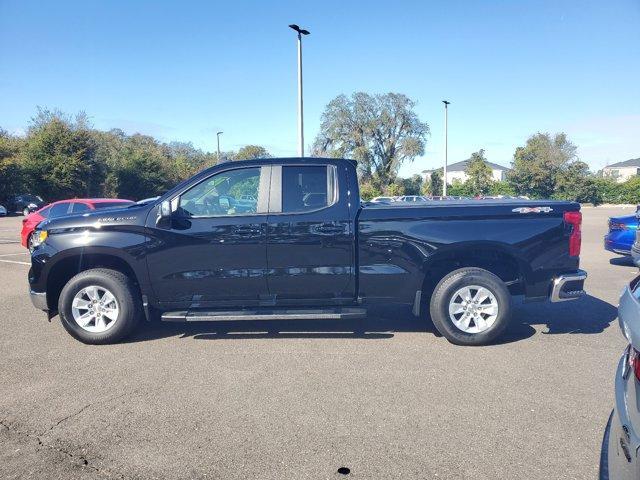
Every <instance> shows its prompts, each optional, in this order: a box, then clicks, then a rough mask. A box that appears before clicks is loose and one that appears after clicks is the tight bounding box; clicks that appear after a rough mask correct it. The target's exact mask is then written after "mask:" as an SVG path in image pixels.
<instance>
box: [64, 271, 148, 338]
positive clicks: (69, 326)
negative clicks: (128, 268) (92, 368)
mask: <svg viewBox="0 0 640 480" xmlns="http://www.w3.org/2000/svg"><path fill="white" fill-rule="evenodd" d="M90 285H95V286H98V287H103V288H106V289H107V290H109V291H110V292H111V293H112V294H113V296H114V297H115V298H116V300H117V302H118V307H119V312H118V317H117V318H116V320H115V321H114V323H113V325H112V326H111V327H110V328H109V329H108V330H106V331H104V332H100V333H95V332H88V331H87V330H84V329H83V328H82V327H81V326H80V325H78V324H77V323H76V321H75V320H74V318H73V313H72V302H73V298H74V297H75V295H76V294H77V293H78V292H79V291H80V290H82V289H83V288H85V287H88V286H90ZM58 312H59V314H60V319H61V321H62V326H63V327H64V328H65V330H66V331H67V332H69V333H70V334H71V335H72V336H73V337H74V338H76V339H78V340H80V341H81V342H83V343H89V344H94V345H104V344H110V343H117V342H119V341H120V340H122V339H124V338H125V337H126V336H127V335H129V334H130V333H131V332H132V331H133V329H134V328H135V327H136V325H137V323H138V321H139V319H140V317H141V312H142V305H141V301H140V294H139V292H138V289H137V288H136V286H135V284H134V283H133V281H132V280H131V279H130V278H129V277H127V276H126V275H125V274H123V273H122V272H118V271H117V270H110V269H107V268H94V269H91V270H86V271H84V272H81V273H79V274H77V275H76V276H74V277H73V278H72V279H71V280H69V281H68V282H67V284H66V285H65V286H64V288H63V289H62V292H61V293H60V299H59V301H58Z"/></svg>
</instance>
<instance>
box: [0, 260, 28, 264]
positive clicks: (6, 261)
mask: <svg viewBox="0 0 640 480" xmlns="http://www.w3.org/2000/svg"><path fill="white" fill-rule="evenodd" d="M0 262H3V263H17V264H18V265H31V264H30V263H28V262H17V261H15V260H0Z"/></svg>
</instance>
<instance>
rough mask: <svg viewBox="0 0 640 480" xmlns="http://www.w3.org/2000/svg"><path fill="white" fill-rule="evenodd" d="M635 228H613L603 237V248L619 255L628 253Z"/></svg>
mask: <svg viewBox="0 0 640 480" xmlns="http://www.w3.org/2000/svg"><path fill="white" fill-rule="evenodd" d="M635 233H636V232H635V230H613V231H611V232H609V233H608V234H607V235H605V237H604V248H605V250H609V251H610V252H614V253H617V254H619V255H629V254H630V253H631V245H633V241H634V239H635Z"/></svg>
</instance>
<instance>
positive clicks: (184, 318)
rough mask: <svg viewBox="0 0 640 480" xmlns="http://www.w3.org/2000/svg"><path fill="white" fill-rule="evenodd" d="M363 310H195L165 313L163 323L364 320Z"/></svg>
mask: <svg viewBox="0 0 640 480" xmlns="http://www.w3.org/2000/svg"><path fill="white" fill-rule="evenodd" d="M366 313H367V311H366V310H365V309H364V308H317V309H309V308H307V309H283V310H279V309H278V310H276V309H264V310H262V309H260V310H258V309H254V310H250V309H247V310H233V311H229V310H228V311H218V310H210V311H204V310H195V311H188V312H187V311H179V312H165V313H163V314H162V321H163V322H215V321H237V320H352V319H356V318H364V317H365V316H366Z"/></svg>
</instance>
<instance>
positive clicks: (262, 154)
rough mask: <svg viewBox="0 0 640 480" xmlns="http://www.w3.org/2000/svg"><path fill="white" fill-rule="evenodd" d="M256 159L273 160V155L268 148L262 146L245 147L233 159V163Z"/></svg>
mask: <svg viewBox="0 0 640 480" xmlns="http://www.w3.org/2000/svg"><path fill="white" fill-rule="evenodd" d="M256 158H271V155H270V154H269V152H268V151H267V149H266V148H264V147H261V146H260V145H245V146H244V147H242V148H241V149H240V150H238V152H237V153H235V154H233V156H232V157H231V159H232V160H233V161H237V160H253V159H256Z"/></svg>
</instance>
